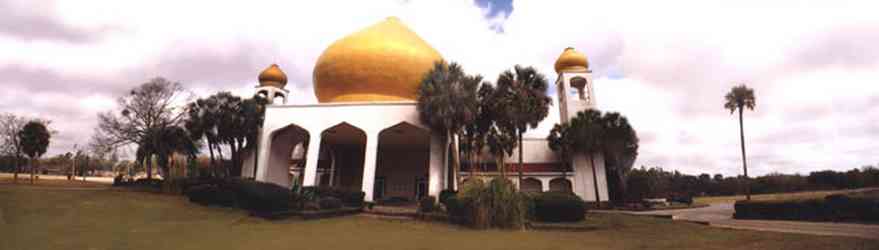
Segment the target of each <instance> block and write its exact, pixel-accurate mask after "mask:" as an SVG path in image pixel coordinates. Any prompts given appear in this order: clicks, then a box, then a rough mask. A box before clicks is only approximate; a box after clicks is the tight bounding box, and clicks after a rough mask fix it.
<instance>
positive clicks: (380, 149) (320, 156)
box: [242, 17, 608, 201]
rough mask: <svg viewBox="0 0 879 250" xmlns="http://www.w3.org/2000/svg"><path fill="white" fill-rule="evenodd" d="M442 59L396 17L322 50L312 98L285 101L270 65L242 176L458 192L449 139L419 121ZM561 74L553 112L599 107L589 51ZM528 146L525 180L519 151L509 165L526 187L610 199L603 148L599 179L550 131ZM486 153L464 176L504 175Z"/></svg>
mask: <svg viewBox="0 0 879 250" xmlns="http://www.w3.org/2000/svg"><path fill="white" fill-rule="evenodd" d="M439 60H443V58H442V56H441V55H440V53H439V52H437V51H436V50H435V49H434V48H432V47H431V46H430V45H429V44H428V43H427V42H425V41H424V40H422V39H421V38H420V37H419V36H418V35H417V34H415V33H414V32H413V31H412V30H410V29H409V28H408V27H406V25H405V24H403V23H402V22H401V21H400V20H399V19H397V18H394V17H390V18H387V19H386V20H383V21H382V22H379V23H377V24H374V25H372V26H369V27H366V28H364V29H363V30H360V31H358V32H355V33H353V34H350V35H348V36H346V37H343V38H342V39H339V40H337V41H335V42H334V43H333V44H332V45H330V46H329V47H328V48H327V49H326V50H324V52H323V54H321V56H320V57H319V58H318V60H317V63H316V64H315V67H314V72H313V83H314V94H315V96H316V97H317V100H318V103H316V104H305V105H289V104H286V103H287V100H286V99H287V95H288V93H289V91H288V90H287V89H285V85H286V84H287V76H286V75H285V74H284V72H283V71H281V69H280V68H279V67H278V66H277V65H271V66H270V67H268V68H267V69H265V70H264V71H263V72H262V73H261V74H259V78H258V79H259V86H257V87H256V94H258V95H262V96H264V97H266V98H268V99H269V103H271V104H270V105H268V106H267V108H266V111H265V121H264V124H263V127H262V131H261V132H260V139H259V143H258V145H257V146H258V147H257V149H256V150H255V151H256V152H257V153H256V154H252V153H251V154H249V157H247V159H246V160H245V164H244V169H243V171H242V172H243V174H244V176H245V177H251V178H255V179H256V180H258V181H266V182H272V183H276V184H279V185H282V186H286V187H290V186H292V185H302V186H336V187H341V188H348V189H354V190H362V191H363V192H365V193H366V200H367V201H381V200H384V199H389V198H398V199H399V198H403V199H406V200H411V201H415V200H418V199H419V198H421V197H424V196H427V195H432V196H437V195H438V194H439V193H440V191H442V190H444V189H450V188H455V182H454V181H450V178H449V176H450V174H451V173H452V172H451V169H450V168H449V167H447V166H449V165H450V163H449V160H448V158H446V157H444V156H445V155H447V154H446V147H445V143H444V141H445V140H444V135H442V133H438V132H436V131H431V129H430V128H429V127H428V126H426V125H425V124H423V123H422V122H421V121H420V119H419V116H418V112H417V110H416V100H417V98H416V90H417V88H418V85H419V84H420V81H421V78H422V76H423V75H424V74H425V73H427V72H428V71H429V70H430V69H431V68H432V66H433V64H434V62H436V61H439ZM555 70H556V72H557V73H558V80H557V81H556V83H555V84H556V85H557V89H558V95H559V103H561V104H562V105H558V104H554V105H553V108H558V111H557V112H559V115H560V117H561V118H562V121H563V122H565V121H567V120H569V119H570V118H571V117H573V116H574V115H575V114H576V112H578V111H580V110H584V109H586V108H590V107H594V105H595V98H594V95H593V92H592V78H591V71H590V70H589V63H588V61H587V59H586V56H585V55H583V54H582V53H579V52H577V51H575V50H574V49H573V48H567V49H565V50H564V51H563V52H562V54H561V55H560V56H559V58H558V59H557V60H556V63H555ZM550 112H554V111H552V110H551V111H550ZM523 144H524V145H523V146H524V147H525V148H524V153H525V155H524V162H525V163H524V164H523V168H522V171H523V172H524V178H523V181H522V182H521V183H519V182H518V181H517V179H518V178H517V177H516V176H517V175H516V174H515V172H517V171H518V170H517V167H518V166H519V164H518V162H517V160H518V156H517V155H516V154H515V153H514V154H513V155H512V156H510V157H507V159H508V161H507V163H506V164H507V166H505V167H506V169H507V171H509V174H508V176H509V178H511V180H512V181H513V182H514V183H515V184H516V185H517V186H518V187H519V188H520V190H522V191H533V192H541V191H572V192H574V193H575V194H577V195H579V196H580V197H581V198H583V199H584V200H586V201H595V200H596V199H595V191H594V190H595V189H594V188H595V187H597V188H598V189H599V195H600V196H601V199H602V200H607V197H608V196H607V181H606V176H605V168H604V165H605V164H604V158H603V157H602V156H601V154H596V155H595V157H594V163H595V171H597V172H596V174H597V175H596V176H597V178H596V177H593V174H592V171H593V168H592V167H591V166H590V164H589V162H588V160H587V159H588V157H586V155H577V156H575V157H574V159H573V162H572V164H570V165H569V166H573V167H569V168H567V169H566V168H564V167H563V166H566V165H568V164H562V162H561V160H560V158H559V156H558V155H557V154H556V153H554V152H553V151H552V150H550V149H549V147H548V145H547V141H546V138H545V136H543V137H541V138H525V139H524V142H523ZM514 152H518V149H516V150H514ZM254 155H255V156H256V158H255V159H254ZM483 159H486V160H485V163H486V164H490V165H491V166H490V167H488V168H487V169H483V170H482V171H477V172H470V171H460V172H461V176H462V178H464V179H466V178H473V177H478V178H491V177H493V176H498V175H499V173H498V171H497V167H495V166H494V165H495V164H493V162H495V161H494V160H492V159H490V158H489V157H483ZM254 161H256V163H255V164H254ZM462 165H464V164H462ZM482 165H485V164H482ZM254 166H256V170H254V169H253V168H254ZM471 173H472V175H474V176H470V175H471ZM594 181H597V182H598V185H595V184H594Z"/></svg>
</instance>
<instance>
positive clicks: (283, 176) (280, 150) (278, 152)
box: [262, 124, 310, 187]
mask: <svg viewBox="0 0 879 250" xmlns="http://www.w3.org/2000/svg"><path fill="white" fill-rule="evenodd" d="M269 138H271V142H270V147H269V148H268V150H269V154H268V156H269V157H268V159H266V165H265V166H266V169H265V170H264V171H265V174H263V179H262V181H266V182H271V183H275V184H278V185H281V186H285V187H289V186H291V185H293V184H294V183H295V182H299V183H301V178H302V177H301V174H300V173H301V168H302V167H303V166H304V165H303V164H304V157H301V158H299V159H296V158H294V149H296V148H297V147H303V146H304V145H307V144H308V141H309V139H310V135H309V133H308V131H307V130H305V129H303V128H302V127H300V126H298V125H296V124H290V125H287V127H284V128H281V129H278V130H275V131H273V132H272V133H271V134H270V137H269ZM306 148H307V147H306ZM297 169H300V171H299V172H298V173H297ZM294 180H296V181H294Z"/></svg>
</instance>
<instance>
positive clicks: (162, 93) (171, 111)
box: [93, 77, 191, 178]
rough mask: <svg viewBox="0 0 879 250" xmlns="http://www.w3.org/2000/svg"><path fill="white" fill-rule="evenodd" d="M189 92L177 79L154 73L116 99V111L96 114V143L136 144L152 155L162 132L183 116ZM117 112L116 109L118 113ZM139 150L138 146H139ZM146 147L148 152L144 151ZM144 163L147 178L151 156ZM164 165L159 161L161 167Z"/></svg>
mask: <svg viewBox="0 0 879 250" xmlns="http://www.w3.org/2000/svg"><path fill="white" fill-rule="evenodd" d="M190 98H191V94H189V93H188V92H187V91H185V90H184V89H183V87H182V86H181V85H180V83H178V82H171V81H168V80H166V79H164V78H161V77H157V78H153V79H151V80H150V81H148V82H146V83H143V84H141V85H140V86H138V87H136V88H134V89H132V90H131V91H130V92H129V93H128V94H126V95H125V96H122V97H120V98H119V99H118V100H117V104H118V108H119V110H117V111H107V112H105V113H100V114H98V131H99V132H98V133H95V137H98V138H97V139H93V142H97V143H99V144H101V145H98V146H99V147H110V148H112V147H117V146H123V145H135V146H138V148H139V149H147V148H148V149H150V150H146V151H143V152H142V153H145V154H146V155H155V154H157V153H158V152H159V151H158V150H157V149H156V147H155V146H156V145H162V142H161V141H160V140H161V139H162V138H161V136H158V135H159V134H161V133H157V132H156V131H165V130H167V129H169V128H172V127H177V126H180V125H181V120H182V117H183V114H184V112H183V108H182V105H183V104H185V103H187V102H188V101H189V99H190ZM117 112H118V113H117ZM139 151H141V150H139ZM147 151H149V152H147ZM151 158H152V157H145V158H144V159H146V161H147V163H146V166H147V178H152V167H151V165H152V164H151V162H150V159H151ZM164 167H167V166H161V165H160V171H162V172H165V170H167V169H163V168H164Z"/></svg>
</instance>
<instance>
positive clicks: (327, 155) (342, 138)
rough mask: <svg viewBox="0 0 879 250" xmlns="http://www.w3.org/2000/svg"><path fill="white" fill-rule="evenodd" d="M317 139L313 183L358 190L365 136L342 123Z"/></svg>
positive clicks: (358, 130) (358, 129)
mask: <svg viewBox="0 0 879 250" xmlns="http://www.w3.org/2000/svg"><path fill="white" fill-rule="evenodd" d="M321 136H322V139H321V145H320V153H319V157H318V163H317V176H316V177H317V180H316V184H317V185H318V186H336V187H342V188H346V189H350V190H360V187H361V185H362V179H363V160H364V152H365V150H366V133H365V132H364V131H363V130H362V129H360V128H357V127H354V126H353V125H351V124H348V123H345V122H343V123H340V124H338V125H335V126H332V127H330V128H328V129H326V130H324V131H323V132H322V133H321Z"/></svg>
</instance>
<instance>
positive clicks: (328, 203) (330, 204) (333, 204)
mask: <svg viewBox="0 0 879 250" xmlns="http://www.w3.org/2000/svg"><path fill="white" fill-rule="evenodd" d="M318 205H319V206H320V209H338V208H341V207H342V200H339V198H336V197H332V196H328V197H324V198H321V199H320V202H318Z"/></svg>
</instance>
